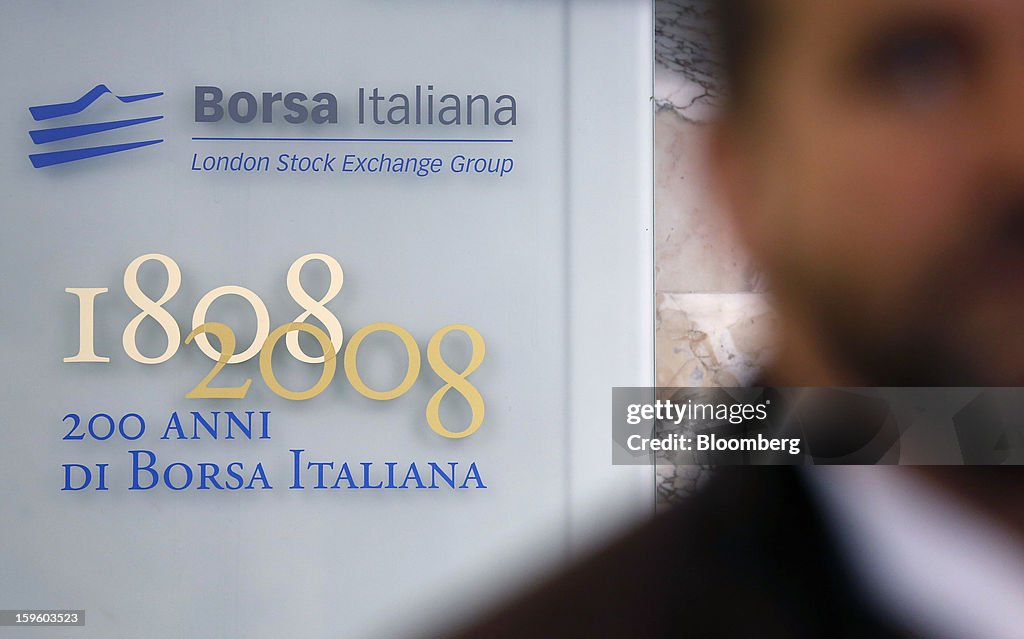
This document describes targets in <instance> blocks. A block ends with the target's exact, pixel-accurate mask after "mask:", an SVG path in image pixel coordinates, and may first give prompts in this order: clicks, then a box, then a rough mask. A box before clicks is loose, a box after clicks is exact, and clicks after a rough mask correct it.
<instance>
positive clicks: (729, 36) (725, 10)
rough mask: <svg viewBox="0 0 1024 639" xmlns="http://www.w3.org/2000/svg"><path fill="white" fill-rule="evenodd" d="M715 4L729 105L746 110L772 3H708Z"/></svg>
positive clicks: (744, 0)
mask: <svg viewBox="0 0 1024 639" xmlns="http://www.w3.org/2000/svg"><path fill="white" fill-rule="evenodd" d="M709 1H710V2H712V14H713V21H714V32H715V37H714V41H715V45H716V48H717V50H718V57H719V59H720V61H721V65H722V67H721V68H722V70H723V72H724V77H723V78H721V81H722V83H723V84H724V87H725V94H726V96H727V98H726V104H727V105H728V106H729V108H732V109H736V108H740V109H742V108H744V107H745V106H746V105H748V104H749V103H750V101H751V99H752V98H753V95H752V93H753V85H754V74H755V67H756V65H755V64H754V62H755V59H756V56H757V53H758V51H760V50H763V47H764V46H765V44H766V43H765V39H766V34H767V32H768V31H769V28H770V25H769V24H768V20H769V16H768V9H769V8H768V7H767V6H766V5H767V4H768V2H769V1H770V0H709Z"/></svg>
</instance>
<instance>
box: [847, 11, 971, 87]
mask: <svg viewBox="0 0 1024 639" xmlns="http://www.w3.org/2000/svg"><path fill="white" fill-rule="evenodd" d="M862 62H863V64H862V65H861V76H862V78H863V79H864V80H865V81H866V83H867V84H868V86H869V87H870V88H872V89H874V90H875V91H878V92H880V93H881V95H882V96H883V97H887V98H892V99H897V100H903V101H907V102H909V103H911V104H912V105H919V106H928V105H930V104H934V103H935V102H936V101H937V100H945V99H948V98H950V97H953V96H955V95H957V94H959V93H960V92H961V91H963V90H964V89H966V88H967V85H968V83H969V82H970V81H971V76H972V74H973V73H974V72H975V67H976V55H975V51H974V49H973V47H972V46H971V44H970V42H969V40H968V39H967V38H965V37H964V36H963V34H961V33H960V32H959V30H957V29H956V28H955V27H948V26H941V25H939V26H918V27H904V28H901V29H897V30H895V31H892V32H890V33H888V34H886V35H884V36H882V37H881V38H879V39H878V40H877V41H876V42H875V43H874V44H873V45H872V46H870V47H868V48H867V51H866V55H864V56H863V57H862Z"/></svg>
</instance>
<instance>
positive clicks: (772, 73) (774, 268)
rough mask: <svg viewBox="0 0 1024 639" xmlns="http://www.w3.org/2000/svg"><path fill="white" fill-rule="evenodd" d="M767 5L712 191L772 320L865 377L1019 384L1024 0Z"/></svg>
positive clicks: (1023, 299) (1023, 366)
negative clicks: (745, 100)
mask: <svg viewBox="0 0 1024 639" xmlns="http://www.w3.org/2000/svg"><path fill="white" fill-rule="evenodd" d="M768 1H769V2H770V4H771V6H773V7H775V8H776V9H777V14H778V15H777V16H776V20H775V22H774V24H773V25H772V26H771V27H769V29H770V31H769V33H768V35H767V41H768V42H769V45H768V46H766V47H765V48H764V49H763V51H762V52H760V53H755V54H754V55H756V56H758V58H757V60H756V61H755V63H754V64H755V65H756V73H755V75H756V78H755V80H754V82H755V84H754V88H753V91H752V102H751V103H750V104H749V105H747V106H748V107H749V108H746V107H743V108H744V109H745V112H744V111H743V110H742V109H741V112H739V113H734V114H733V115H731V116H730V117H728V118H727V119H726V123H725V124H724V131H725V135H724V136H723V139H726V140H728V141H727V142H726V143H725V146H726V147H728V148H729V150H728V151H726V153H725V156H726V157H727V159H726V161H725V166H726V171H725V172H726V174H727V177H726V179H725V183H726V186H727V190H728V195H729V196H730V197H729V199H730V200H731V203H732V205H733V207H734V208H735V209H736V213H737V217H738V218H739V220H740V226H741V229H742V231H743V234H744V236H745V238H746V239H747V240H748V242H749V243H750V244H751V246H752V248H753V250H754V252H755V254H756V257H758V258H760V260H761V262H762V264H763V265H764V267H765V269H766V270H767V272H768V274H769V277H770V278H771V280H772V287H773V288H774V290H775V291H776V292H777V294H778V296H779V300H780V304H781V307H782V312H783V318H784V320H786V319H788V320H790V321H791V323H792V325H793V326H799V327H801V328H800V330H804V329H806V330H807V332H808V333H809V334H811V333H813V332H814V331H820V332H821V334H822V335H823V337H822V339H821V341H820V343H821V345H822V346H823V347H824V350H825V352H827V353H828V354H829V355H828V356H829V357H832V358H833V359H834V360H835V361H838V362H842V365H843V366H845V367H847V368H848V369H849V370H850V371H851V372H853V373H854V374H855V376H856V377H858V378H859V379H861V380H862V381H864V382H867V383H873V384H879V385H882V384H891V385H911V384H921V385H924V384H961V383H968V384H982V385H999V384H1007V385H1024V2H1020V0H899V1H897V0H828V1H825V2H823V1H821V0H768ZM787 316H788V317H787ZM814 381H815V380H808V381H806V382H804V383H811V382H814Z"/></svg>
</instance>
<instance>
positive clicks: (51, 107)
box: [28, 84, 163, 121]
mask: <svg viewBox="0 0 1024 639" xmlns="http://www.w3.org/2000/svg"><path fill="white" fill-rule="evenodd" d="M107 93H111V94H113V91H111V90H110V89H108V88H107V85H105V84H97V85H96V86H94V87H93V88H92V89H90V90H89V92H88V93H86V94H85V95H83V96H82V97H80V98H78V99H77V100H75V101H74V102H61V103H58V104H42V105H39V106H34V107H29V108H28V110H29V113H31V114H32V117H33V118H35V120H36V121H39V120H49V119H50V118H59V117H61V116H65V115H74V114H76V113H81V112H82V111H85V110H86V109H87V108H89V106H90V105H91V104H92V103H93V102H95V101H96V100H98V99H99V97H100V96H101V95H105V94H107ZM161 95H163V91H160V92H158V93H139V94H137V95H115V96H114V97H115V98H117V99H118V100H120V101H121V102H124V103H126V104H127V103H130V102H138V101H139V100H148V99H150V98H156V97H159V96H161Z"/></svg>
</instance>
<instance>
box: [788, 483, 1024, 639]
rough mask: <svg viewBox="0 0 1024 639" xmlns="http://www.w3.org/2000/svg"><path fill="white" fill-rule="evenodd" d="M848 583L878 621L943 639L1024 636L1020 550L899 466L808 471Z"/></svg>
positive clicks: (1022, 557) (971, 512) (997, 528)
mask: <svg viewBox="0 0 1024 639" xmlns="http://www.w3.org/2000/svg"><path fill="white" fill-rule="evenodd" d="M805 471H806V477H807V478H808V479H809V483H810V485H811V487H812V488H811V490H812V493H813V494H815V495H816V496H818V497H819V498H820V501H821V502H822V504H823V505H824V509H825V515H826V517H827V518H828V520H829V522H830V524H831V528H832V530H833V532H834V533H835V534H836V536H837V538H838V541H839V544H840V552H841V553H842V554H843V555H844V556H845V557H846V558H847V559H848V560H849V561H848V562H849V564H850V568H851V570H852V571H853V574H854V578H855V579H857V580H858V581H859V583H860V585H861V586H862V588H863V589H864V591H865V593H866V595H867V596H868V597H869V599H870V600H871V601H872V603H874V604H875V605H876V606H877V607H878V609H879V610H880V611H881V612H882V613H883V614H888V615H889V616H890V617H891V618H892V620H893V621H894V622H896V623H898V624H900V625H902V626H903V627H905V628H906V629H907V630H909V631H916V632H920V633H922V634H924V635H925V636H928V637H937V638H938V637H941V638H943V639H961V638H963V639H968V638H970V639H977V638H981V637H985V638H991V639H1002V638H1004V637H1005V638H1006V639H1019V638H1020V637H1024V546H1022V544H1021V543H1020V542H1019V540H1018V539H1017V538H1016V537H1013V536H1011V535H1010V534H1009V533H1008V532H1007V531H1005V530H1003V529H1002V528H1001V527H1000V526H998V525H997V524H996V523H995V522H993V521H991V520H990V519H989V518H988V517H987V516H985V515H984V514H981V513H978V512H976V511H975V510H974V509H973V508H971V507H970V506H969V505H968V504H965V503H962V502H960V501H959V500H957V499H955V498H953V497H951V496H948V495H946V494H944V493H942V492H941V491H939V490H937V489H936V488H934V487H932V486H931V485H930V484H928V483H926V482H925V481H924V480H922V479H920V478H919V477H916V476H914V475H913V473H912V472H911V471H910V470H909V469H907V468H905V467H904V468H901V467H899V466H814V467H808V468H806V469H805Z"/></svg>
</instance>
